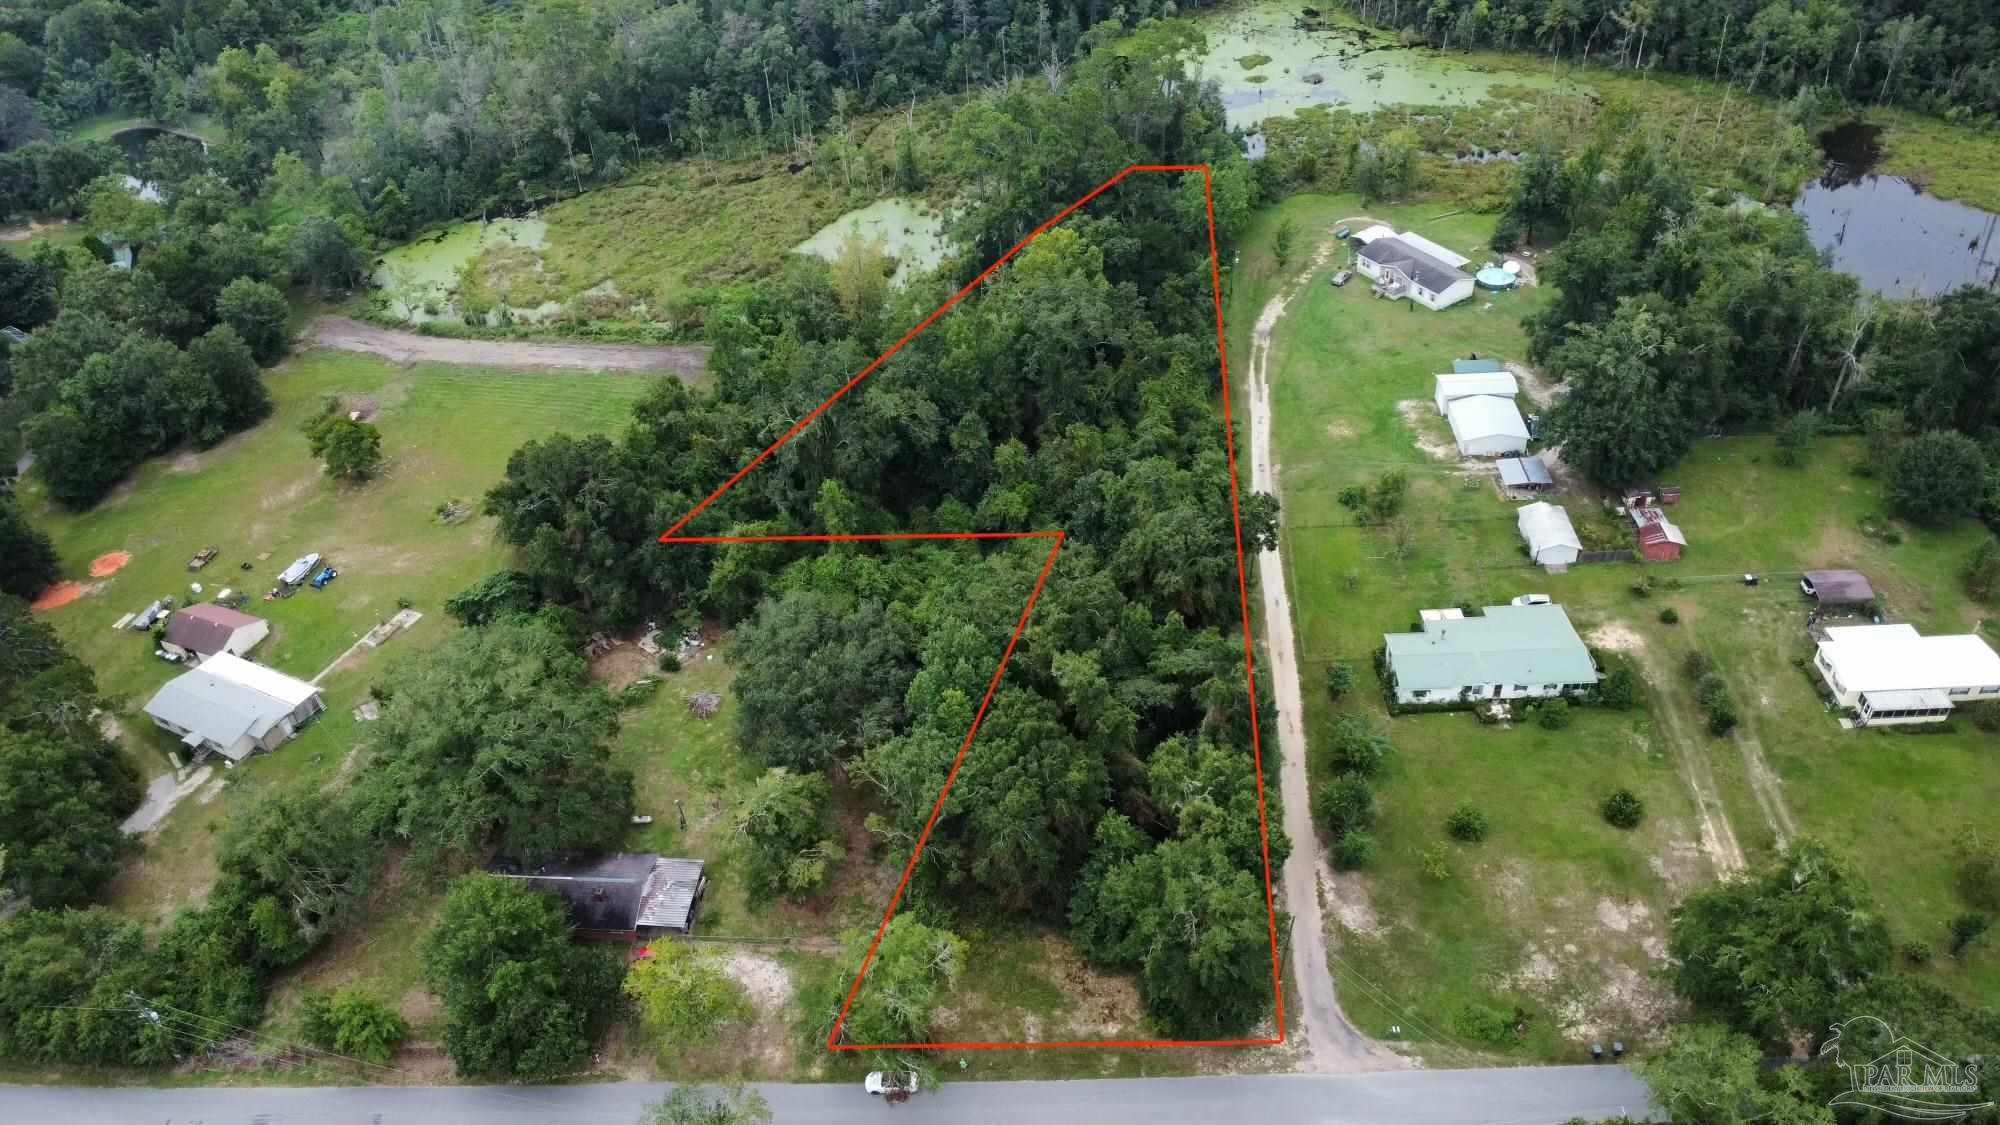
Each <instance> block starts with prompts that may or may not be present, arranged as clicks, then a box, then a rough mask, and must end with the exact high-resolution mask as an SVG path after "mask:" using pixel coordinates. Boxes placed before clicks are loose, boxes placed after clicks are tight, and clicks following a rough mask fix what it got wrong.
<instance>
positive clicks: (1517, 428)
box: [1444, 395, 1528, 457]
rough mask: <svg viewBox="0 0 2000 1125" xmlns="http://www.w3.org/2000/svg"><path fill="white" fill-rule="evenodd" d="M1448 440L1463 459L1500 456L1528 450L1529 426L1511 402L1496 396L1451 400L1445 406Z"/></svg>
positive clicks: (1508, 399)
mask: <svg viewBox="0 0 2000 1125" xmlns="http://www.w3.org/2000/svg"><path fill="white" fill-rule="evenodd" d="M1444 416H1445V418H1446V419H1447V420H1448V421H1450V422H1451V437H1452V440H1453V441H1456V442H1457V443H1458V451H1459V453H1460V454H1462V455H1464V456H1466V457H1502V456H1505V455H1507V454H1509V453H1520V452H1522V451H1523V450H1525V449H1527V448H1528V423H1526V422H1524V421H1522V420H1521V412H1520V411H1519V410H1516V409H1514V400H1513V399H1511V398H1501V397H1500V396H1499V395H1471V396H1469V397H1466V398H1459V399H1453V400H1452V401H1451V402H1450V403H1449V404H1448V405H1446V407H1445V411H1444Z"/></svg>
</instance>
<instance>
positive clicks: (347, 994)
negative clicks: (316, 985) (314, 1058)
mask: <svg viewBox="0 0 2000 1125" xmlns="http://www.w3.org/2000/svg"><path fill="white" fill-rule="evenodd" d="M299 1027H300V1030H301V1032H302V1033H303V1034H304V1036H305V1039H306V1041H307V1042H309V1043H311V1044H312V1045H313V1046H315V1047H320V1048H322V1049H324V1050H328V1051H333V1052H336V1053H338V1054H343V1055H352V1056H354V1057H355V1058H357V1059H363V1060H365V1061H367V1062H372V1063H386V1062H388V1061H389V1056H391V1055H393V1054H395V1052H396V1047H397V1045H398V1044H400V1043H402V1041H403V1038H404V1036H407V1035H408V1034H409V1033H410V1025H409V1024H408V1023H405V1022H404V1020H403V1017H402V1016H400V1015H398V1014H397V1013H396V1011H395V1010H394V1009H392V1008H390V1007H389V1006H388V1005H387V1004H384V1003H382V1002H381V1001H380V1000H377V999H375V998H374V997H373V996H370V995H369V994H367V993H366V992H363V991H361V990H360V989H356V988H344V989H341V990H340V991H339V992H337V993H334V994H333V995H331V996H329V995H327V994H326V993H324V992H308V993H306V995H305V999H304V1001H303V1002H302V1003H301V1004H300V1007H299Z"/></svg>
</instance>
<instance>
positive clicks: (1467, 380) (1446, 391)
mask: <svg viewBox="0 0 2000 1125" xmlns="http://www.w3.org/2000/svg"><path fill="white" fill-rule="evenodd" d="M1436 380H1437V382H1436V384H1435V386H1434V388H1433V390H1432V393H1431V401H1433V402H1435V403H1437V408H1438V413H1439V414H1443V413H1444V412H1445V408H1446V407H1448V406H1450V405H1451V404H1452V403H1453V402H1454V401H1456V400H1458V399H1461V398H1471V397H1472V396H1473V395H1498V396H1500V397H1501V398H1513V397H1514V396H1515V395H1517V394H1520V393H1521V385H1520V384H1519V383H1517V382H1515V381H1514V377H1513V376H1512V375H1510V374H1508V373H1507V372H1505V371H1454V372H1452V373H1451V374H1449V375H1439V376H1436Z"/></svg>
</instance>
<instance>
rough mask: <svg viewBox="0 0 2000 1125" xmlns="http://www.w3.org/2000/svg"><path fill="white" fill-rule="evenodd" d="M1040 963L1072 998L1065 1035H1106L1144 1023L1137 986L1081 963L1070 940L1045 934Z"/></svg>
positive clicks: (1070, 1036)
mask: <svg viewBox="0 0 2000 1125" xmlns="http://www.w3.org/2000/svg"><path fill="white" fill-rule="evenodd" d="M1042 964H1043V965H1045V966H1047V971H1048V973H1049V975H1050V976H1051V977H1053V978H1054V979H1055V980H1056V982H1057V984H1058V986H1059V987H1061V989H1062V991H1063V995H1065V996H1067V997H1069V998H1070V1001H1071V1008H1070V1012H1069V1020H1068V1021H1067V1022H1068V1031H1067V1032H1066V1033H1065V1037H1067V1038H1083V1039H1097V1038H1107V1037H1110V1036H1114V1035H1120V1034H1124V1033H1128V1032H1131V1031H1134V1030H1136V1029H1138V1028H1139V1027H1140V1026H1142V1024H1143V1023H1144V1019H1145V1016H1144V1011H1143V1008H1142V1007H1141V1005H1140V1003H1139V986H1138V985H1137V984H1136V983H1135V982H1134V981H1132V980H1131V979H1130V978H1127V977H1123V976H1114V975H1111V974H1107V973H1100V972H1098V971H1096V970H1094V969H1092V968H1091V967H1090V966H1089V965H1086V964H1084V961H1083V958H1082V957H1080V956H1078V955H1077V952H1076V947H1075V946H1073V945H1071V944H1070V943H1069V942H1067V941H1064V940H1063V939H1061V938H1059V937H1056V936H1055V935H1053V934H1051V935H1048V936H1046V937H1044V938H1043V939H1042Z"/></svg>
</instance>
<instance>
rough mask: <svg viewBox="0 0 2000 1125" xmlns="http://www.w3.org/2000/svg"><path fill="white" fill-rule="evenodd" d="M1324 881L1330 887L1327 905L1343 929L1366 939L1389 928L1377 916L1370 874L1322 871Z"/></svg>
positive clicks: (1326, 897) (1321, 875)
mask: <svg viewBox="0 0 2000 1125" xmlns="http://www.w3.org/2000/svg"><path fill="white" fill-rule="evenodd" d="M1320 880H1321V882H1322V883H1323V884H1324V885H1325V887H1326V893H1325V895H1324V897H1325V899H1326V903H1327V905H1328V906H1331V907H1332V908H1333V915H1334V918H1335V919H1336V920H1337V921H1338V922H1339V923H1340V927H1341V928H1342V929H1344V930H1346V931H1348V932H1349V933H1354V934H1360V935H1362V936H1364V937H1376V936H1379V935H1380V934H1381V933H1383V931H1384V929H1385V927H1384V926H1383V925H1382V920H1381V919H1380V918H1379V917H1377V916H1376V914H1375V903H1374V899H1373V897H1372V896H1371V895H1370V893H1369V890H1368V877H1367V876H1366V875H1363V874H1361V873H1359V872H1329V871H1325V870H1322V871H1321V872H1320Z"/></svg>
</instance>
